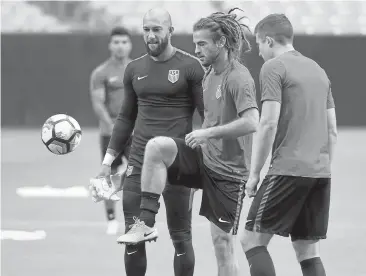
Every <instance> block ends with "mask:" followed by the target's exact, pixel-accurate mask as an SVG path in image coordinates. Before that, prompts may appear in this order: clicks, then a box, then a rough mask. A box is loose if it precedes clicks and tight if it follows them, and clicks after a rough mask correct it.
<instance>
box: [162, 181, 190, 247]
mask: <svg viewBox="0 0 366 276" xmlns="http://www.w3.org/2000/svg"><path fill="white" fill-rule="evenodd" d="M191 190H192V189H190V188H187V187H184V186H178V185H170V184H167V185H166V187H165V190H164V192H163V198H164V203H165V209H166V217H167V224H168V229H169V233H170V236H171V238H172V240H173V242H180V241H185V240H191V239H192V231H191V229H192V208H191V204H190V202H191V196H192V193H191Z"/></svg>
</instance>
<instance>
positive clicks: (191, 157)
mask: <svg viewBox="0 0 366 276" xmlns="http://www.w3.org/2000/svg"><path fill="white" fill-rule="evenodd" d="M244 28H245V26H243V25H241V24H240V23H239V21H238V20H237V16H236V15H234V14H232V13H231V11H230V12H229V13H228V14H224V13H214V14H211V15H210V16H208V17H206V18H202V19H200V20H199V21H198V22H197V23H196V24H195V25H194V27H193V42H194V43H195V45H196V49H195V53H196V55H197V56H198V58H199V59H200V61H201V63H202V65H204V66H206V67H208V70H207V72H206V75H205V78H204V82H203V97H204V107H205V120H204V123H203V126H202V129H199V130H195V131H193V132H191V133H189V134H188V135H186V137H185V139H177V138H170V137H162V136H160V137H155V138H153V139H151V140H149V142H148V143H147V145H146V149H145V156H144V163H143V167H142V176H141V186H142V188H141V189H142V200H141V206H140V208H141V213H140V217H139V219H136V221H135V224H134V225H133V226H132V227H131V229H130V231H128V232H127V233H126V234H125V235H123V236H121V237H120V238H119V239H118V242H120V243H125V244H136V243H141V242H145V241H150V240H153V239H156V238H157V236H158V232H157V229H156V228H154V224H155V216H156V214H157V213H158V210H159V198H160V195H161V194H162V192H163V190H164V188H165V184H166V182H167V180H168V182H169V183H170V184H172V185H189V187H190V188H196V189H202V190H203V192H202V204H201V210H200V215H202V216H205V217H206V218H207V219H208V220H209V221H210V222H211V234H212V241H213V244H214V247H215V253H216V258H217V263H218V275H219V276H233V275H235V276H236V275H238V262H237V260H236V258H235V256H234V236H235V235H236V233H237V228H238V222H239V215H240V212H241V207H242V202H243V198H244V190H245V183H246V180H247V177H248V173H249V163H248V160H250V157H251V147H252V133H253V132H255V131H256V128H257V125H258V121H259V112H258V109H257V102H256V95H255V94H256V92H255V85H254V80H253V78H252V77H251V75H250V73H249V71H248V69H247V68H246V67H245V66H244V65H242V64H241V63H240V54H241V52H242V51H243V50H249V49H250V46H249V43H248V41H247V39H246V38H245V34H244ZM244 47H245V48H244Z"/></svg>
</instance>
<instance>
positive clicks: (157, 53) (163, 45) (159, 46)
mask: <svg viewBox="0 0 366 276" xmlns="http://www.w3.org/2000/svg"><path fill="white" fill-rule="evenodd" d="M168 43H169V38H168V36H166V37H165V38H164V39H163V40H162V41H161V43H159V44H157V47H156V49H155V50H151V49H150V48H149V44H148V43H146V44H145V45H146V50H147V53H148V54H149V55H150V56H153V57H157V56H160V55H161V53H162V52H164V50H165V49H166V47H167V46H168Z"/></svg>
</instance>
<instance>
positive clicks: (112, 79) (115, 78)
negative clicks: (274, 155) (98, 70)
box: [108, 76, 118, 83]
mask: <svg viewBox="0 0 366 276" xmlns="http://www.w3.org/2000/svg"><path fill="white" fill-rule="evenodd" d="M108 81H109V83H112V82H117V81H118V77H117V76H114V77H111V78H109V80H108Z"/></svg>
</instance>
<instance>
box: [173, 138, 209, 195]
mask: <svg viewBox="0 0 366 276" xmlns="http://www.w3.org/2000/svg"><path fill="white" fill-rule="evenodd" d="M171 139H172V140H173V141H174V144H175V146H176V148H177V154H176V156H175V159H174V161H173V162H172V164H171V165H170V166H169V168H168V182H169V183H170V184H171V185H180V186H182V185H183V186H186V187H189V188H196V189H199V188H202V183H201V182H202V181H201V167H202V164H203V162H202V152H201V151H200V150H199V149H192V148H190V147H188V146H187V145H186V143H185V141H184V139H179V138H171Z"/></svg>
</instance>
